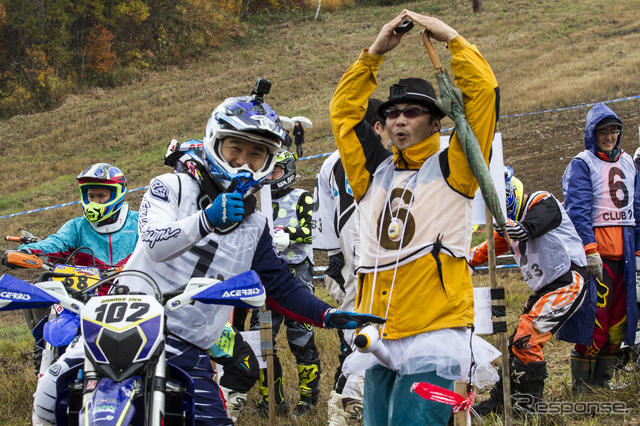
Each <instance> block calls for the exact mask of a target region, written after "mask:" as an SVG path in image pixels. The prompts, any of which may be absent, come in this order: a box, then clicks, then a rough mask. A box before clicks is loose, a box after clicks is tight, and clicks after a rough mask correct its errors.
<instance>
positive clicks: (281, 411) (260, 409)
mask: <svg viewBox="0 0 640 426" xmlns="http://www.w3.org/2000/svg"><path fill="white" fill-rule="evenodd" d="M273 372H274V377H273V389H274V393H275V395H273V402H274V403H275V406H276V414H277V415H279V416H286V415H287V414H289V404H288V403H287V401H286V400H285V399H284V390H283V388H282V365H281V364H280V360H279V359H278V357H273ZM259 387H260V394H261V395H262V399H261V400H260V401H259V402H258V405H257V407H256V409H255V410H254V411H253V413H252V414H254V415H259V416H262V417H268V416H269V389H268V387H267V369H266V368H262V369H260V379H259Z"/></svg>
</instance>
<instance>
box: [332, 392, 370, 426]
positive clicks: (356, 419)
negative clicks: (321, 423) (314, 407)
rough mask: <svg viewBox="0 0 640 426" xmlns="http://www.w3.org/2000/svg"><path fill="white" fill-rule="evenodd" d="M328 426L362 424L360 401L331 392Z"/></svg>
mask: <svg viewBox="0 0 640 426" xmlns="http://www.w3.org/2000/svg"><path fill="white" fill-rule="evenodd" d="M327 406H328V409H329V419H328V422H327V425H328V426H352V425H361V424H362V401H361V400H358V399H354V398H349V397H348V396H343V395H340V394H339V393H336V391H331V395H330V398H329V401H328V402H327Z"/></svg>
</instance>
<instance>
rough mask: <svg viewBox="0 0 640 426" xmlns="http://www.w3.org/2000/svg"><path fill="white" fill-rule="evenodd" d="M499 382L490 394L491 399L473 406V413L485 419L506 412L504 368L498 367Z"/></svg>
mask: <svg viewBox="0 0 640 426" xmlns="http://www.w3.org/2000/svg"><path fill="white" fill-rule="evenodd" d="M498 376H499V377H500V378H499V379H498V381H497V382H496V383H495V384H494V385H493V387H492V388H491V391H490V392H489V399H485V400H484V401H481V402H478V403H476V404H473V407H472V409H473V411H475V412H476V413H478V414H479V415H480V416H482V417H485V416H488V415H490V414H491V413H496V414H500V413H502V411H503V410H504V394H503V389H502V367H498Z"/></svg>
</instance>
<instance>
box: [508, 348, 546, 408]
mask: <svg viewBox="0 0 640 426" xmlns="http://www.w3.org/2000/svg"><path fill="white" fill-rule="evenodd" d="M547 377H548V374H547V363H546V362H545V361H535V362H530V363H528V364H525V363H523V362H522V361H520V360H519V359H518V358H514V359H513V361H512V362H511V396H512V398H513V400H514V408H515V407H517V408H518V409H519V410H520V411H522V412H523V413H526V414H531V413H534V412H535V408H536V404H537V403H538V402H540V400H541V399H542V393H543V392H544V380H545V379H546V378H547Z"/></svg>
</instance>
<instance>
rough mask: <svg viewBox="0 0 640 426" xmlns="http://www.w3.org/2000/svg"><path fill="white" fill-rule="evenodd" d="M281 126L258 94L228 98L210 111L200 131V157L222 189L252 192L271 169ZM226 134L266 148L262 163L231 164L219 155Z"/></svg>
mask: <svg viewBox="0 0 640 426" xmlns="http://www.w3.org/2000/svg"><path fill="white" fill-rule="evenodd" d="M284 135H285V132H284V128H283V127H282V123H281V121H280V117H279V116H278V114H277V113H276V112H275V111H274V110H273V109H272V108H271V107H270V106H269V105H268V104H266V103H265V102H263V101H262V99H261V98H257V97H255V96H254V97H250V96H245V97H235V98H228V99H226V100H225V101H224V102H223V103H222V104H220V105H218V106H217V107H216V109H214V110H213V112H212V113H211V117H210V118H209V122H208V123H207V128H206V131H205V134H204V157H205V158H204V159H205V162H206V163H207V165H208V167H209V172H210V174H211V177H212V178H213V180H214V181H215V182H216V183H217V184H218V185H219V186H220V187H221V189H222V190H224V191H226V190H228V189H229V188H232V190H233V191H235V192H237V193H240V194H242V195H243V197H247V196H248V195H250V194H253V193H254V192H256V191H257V190H258V189H260V187H261V186H262V184H263V182H264V180H265V179H266V178H267V176H269V174H271V172H272V171H273V166H274V165H275V162H276V156H277V152H278V149H279V148H280V144H281V143H282V140H283V139H284ZM228 136H235V137H237V138H239V139H244V140H248V141H251V142H254V143H257V144H260V145H264V146H265V147H266V148H267V156H266V158H265V161H264V163H263V164H262V166H260V167H259V168H258V169H257V170H255V171H254V170H251V168H249V166H248V165H247V164H244V165H242V166H240V167H233V166H231V164H229V163H228V162H227V160H226V159H225V158H224V157H223V156H222V152H221V147H222V141H223V139H224V138H226V137H228Z"/></svg>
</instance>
